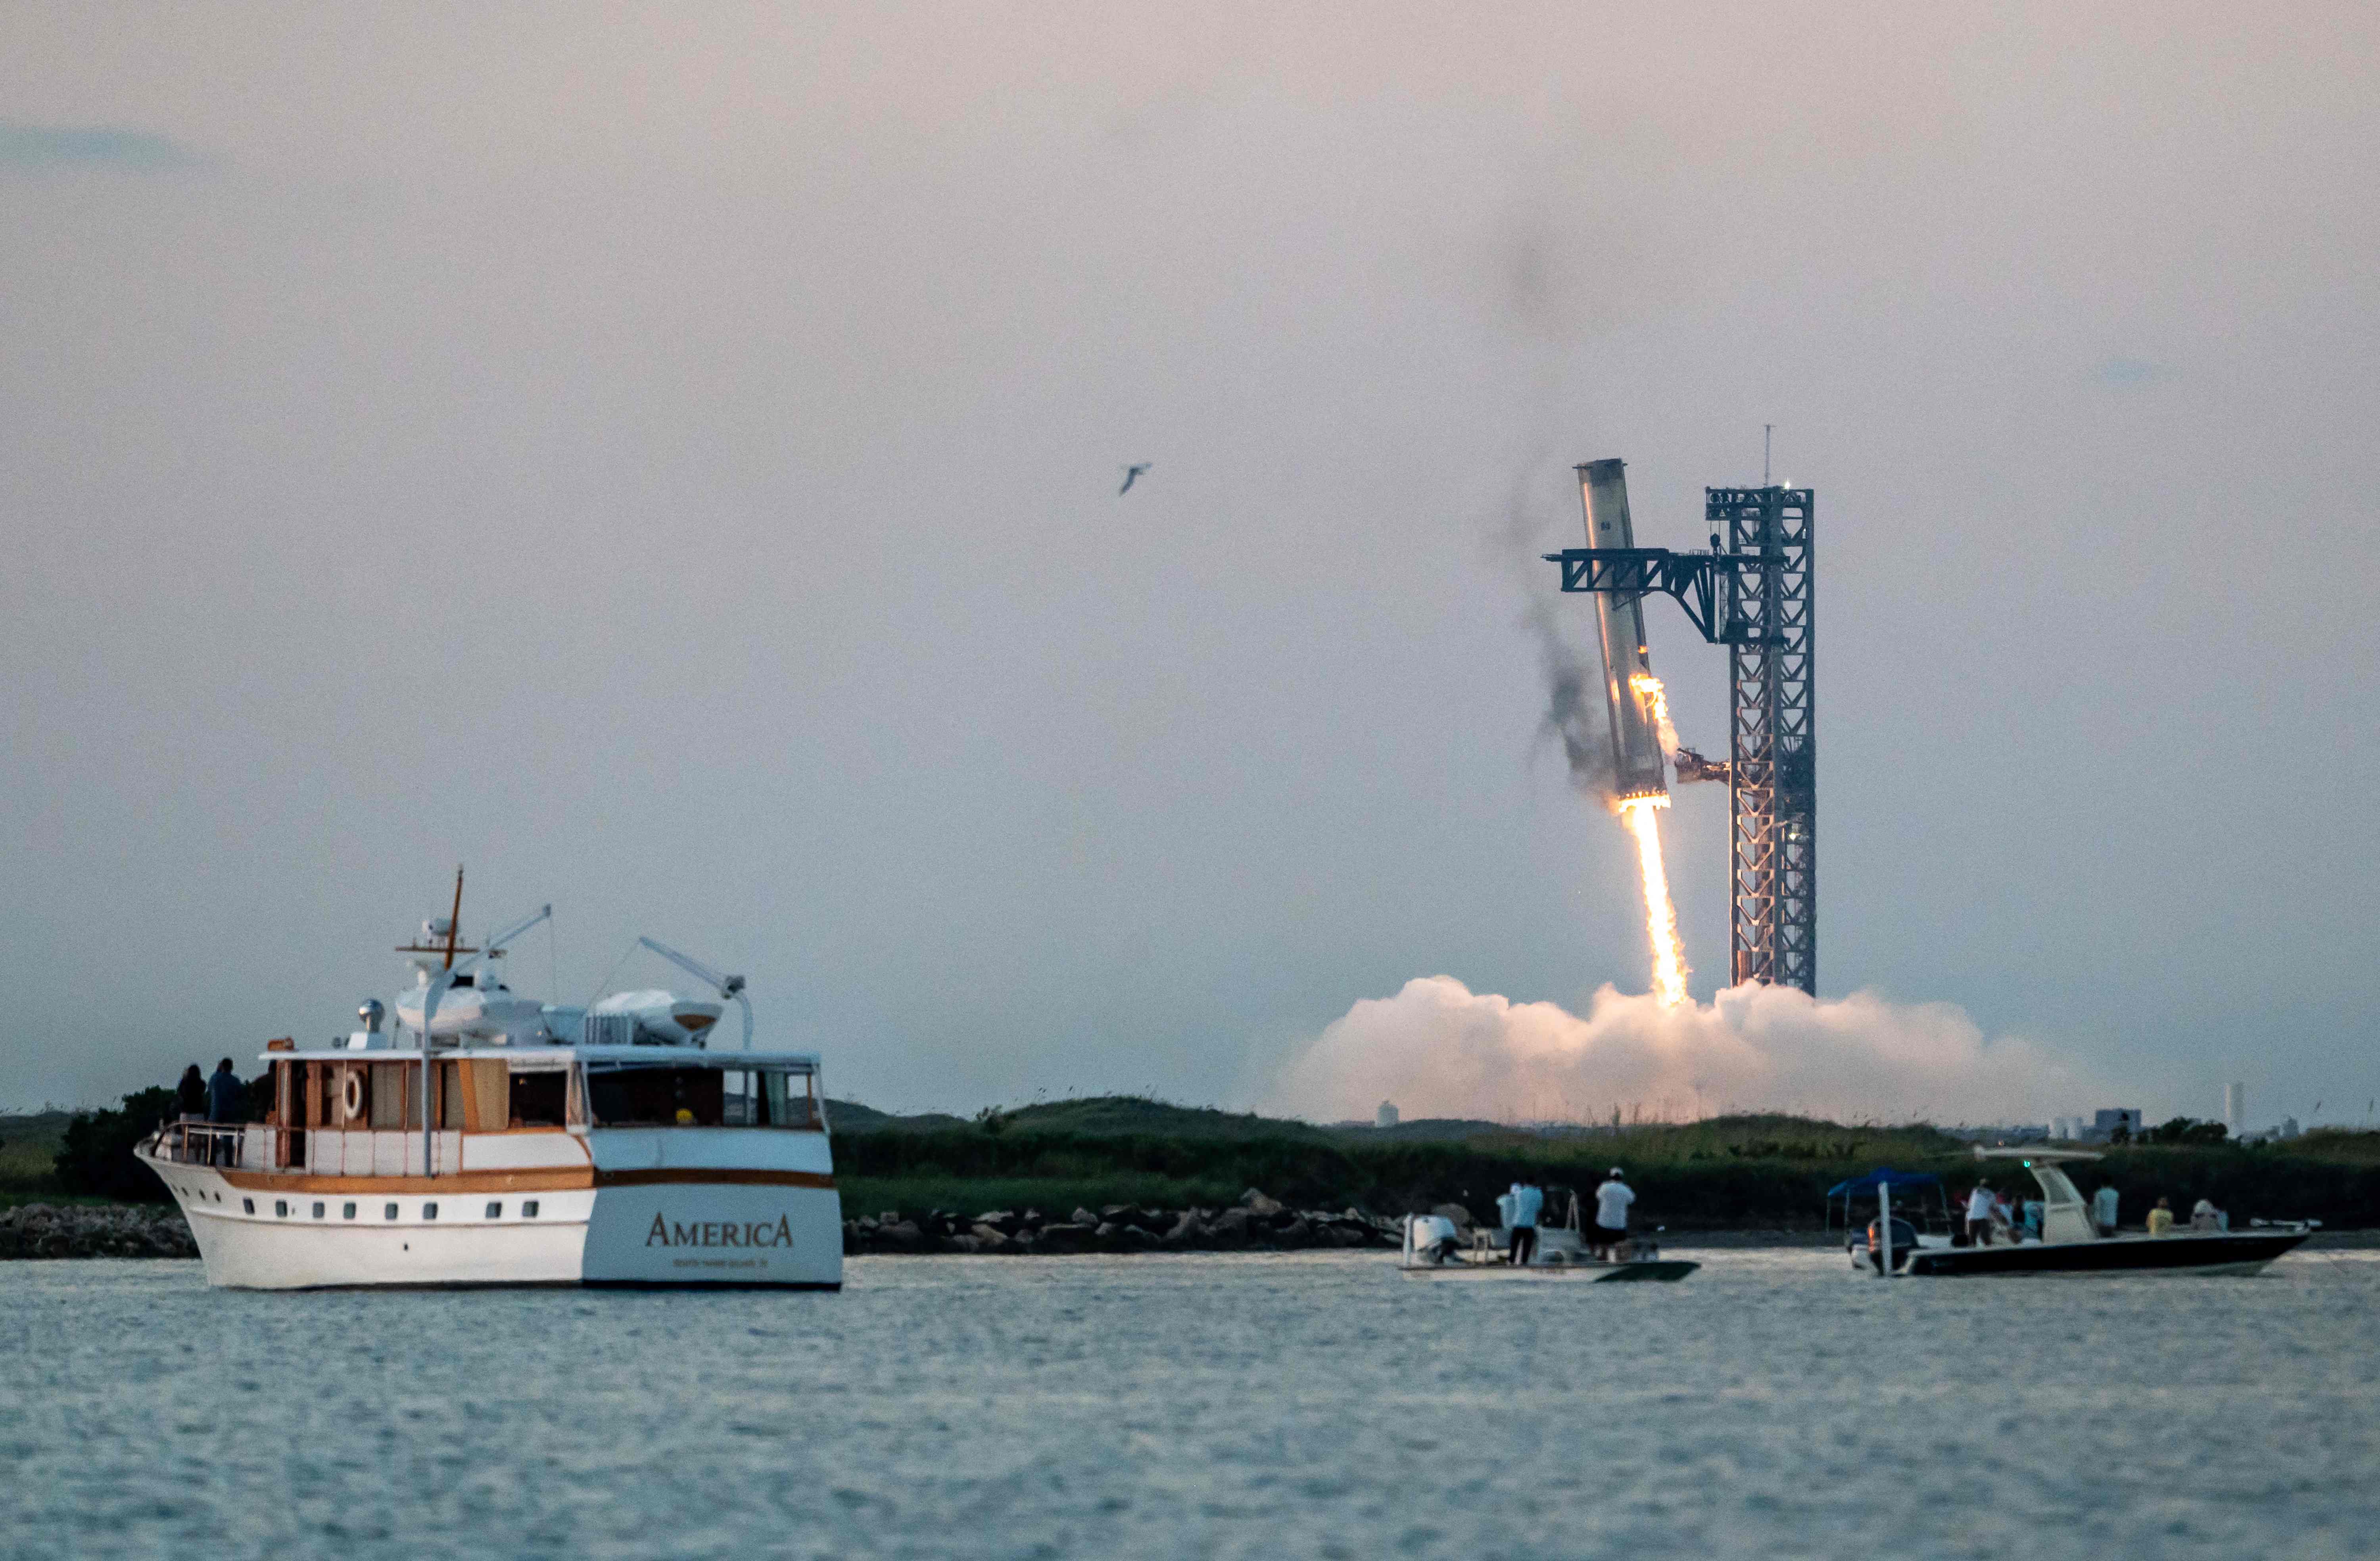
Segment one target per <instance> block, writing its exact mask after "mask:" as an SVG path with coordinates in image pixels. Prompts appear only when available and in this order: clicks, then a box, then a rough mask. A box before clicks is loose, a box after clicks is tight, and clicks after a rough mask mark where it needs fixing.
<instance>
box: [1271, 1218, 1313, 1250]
mask: <svg viewBox="0 0 2380 1561" xmlns="http://www.w3.org/2000/svg"><path fill="white" fill-rule="evenodd" d="M1272 1238H1273V1242H1274V1244H1275V1245H1276V1246H1281V1247H1288V1248H1292V1249H1295V1248H1299V1247H1311V1246H1313V1245H1314V1227H1313V1226H1310V1225H1308V1224H1306V1223H1305V1221H1304V1220H1302V1219H1294V1220H1292V1221H1290V1222H1289V1223H1288V1224H1287V1225H1284V1226H1279V1227H1277V1228H1276V1229H1275V1230H1274V1231H1273V1233H1272Z"/></svg>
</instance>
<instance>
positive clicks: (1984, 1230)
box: [1967, 1181, 1998, 1247]
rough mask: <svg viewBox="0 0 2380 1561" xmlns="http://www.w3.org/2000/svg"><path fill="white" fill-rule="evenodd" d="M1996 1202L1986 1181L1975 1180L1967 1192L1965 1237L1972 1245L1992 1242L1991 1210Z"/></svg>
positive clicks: (1990, 1185) (1980, 1245)
mask: <svg viewBox="0 0 2380 1561" xmlns="http://www.w3.org/2000/svg"><path fill="white" fill-rule="evenodd" d="M1997 1202H1998V1200H1996V1199H1994V1198H1993V1197H1992V1184H1991V1183H1989V1182H1987V1181H1979V1182H1977V1183H1976V1184H1975V1190H1974V1191H1973V1192H1970V1193H1969V1194H1967V1239H1968V1241H1970V1242H1971V1243H1973V1245H1975V1246H1978V1247H1988V1246H1990V1245H1991V1244H1992V1210H1993V1208H1994V1206H1995V1205H1996V1204H1997Z"/></svg>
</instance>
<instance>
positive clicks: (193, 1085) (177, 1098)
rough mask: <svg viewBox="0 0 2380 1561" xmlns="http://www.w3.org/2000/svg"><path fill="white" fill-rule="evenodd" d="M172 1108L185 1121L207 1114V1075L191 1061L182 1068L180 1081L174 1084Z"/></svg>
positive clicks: (203, 1116) (202, 1117)
mask: <svg viewBox="0 0 2380 1561" xmlns="http://www.w3.org/2000/svg"><path fill="white" fill-rule="evenodd" d="M174 1109H175V1110H176V1112H179V1113H180V1114H181V1116H182V1117H183V1119H184V1120H185V1121H188V1120H189V1119H191V1118H194V1117H195V1118H198V1119H200V1120H203V1119H204V1118H205V1116H206V1115H207V1076H206V1075H205V1074H203V1073H200V1071H199V1065H198V1064H197V1063H192V1064H191V1065H190V1066H189V1067H186V1068H184V1069H182V1081H181V1082H180V1083H178V1084H176V1085H175V1086H174Z"/></svg>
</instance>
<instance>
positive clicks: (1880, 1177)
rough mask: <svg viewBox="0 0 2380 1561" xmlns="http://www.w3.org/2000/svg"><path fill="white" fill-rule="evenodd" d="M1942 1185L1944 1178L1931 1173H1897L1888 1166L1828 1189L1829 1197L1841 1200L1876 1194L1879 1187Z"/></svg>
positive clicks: (1896, 1188) (1897, 1188)
mask: <svg viewBox="0 0 2380 1561" xmlns="http://www.w3.org/2000/svg"><path fill="white" fill-rule="evenodd" d="M1941 1185H1942V1178H1941V1177H1937V1176H1936V1175H1935V1174H1934V1173H1933V1172H1931V1171H1896V1170H1894V1169H1893V1168H1892V1167H1891V1166H1889V1165H1886V1166H1882V1167H1880V1168H1878V1169H1876V1170H1873V1171H1870V1172H1869V1173H1868V1174H1867V1175H1865V1176H1864V1177H1852V1179H1851V1180H1849V1181H1840V1182H1837V1183H1836V1184H1835V1185H1834V1186H1832V1187H1830V1188H1828V1189H1827V1196H1828V1197H1829V1198H1840V1197H1842V1196H1844V1195H1845V1194H1847V1193H1852V1192H1874V1191H1875V1190H1876V1189H1877V1188H1879V1187H1889V1188H1891V1189H1894V1190H1895V1191H1899V1190H1900V1189H1902V1188H1904V1187H1939V1186H1941Z"/></svg>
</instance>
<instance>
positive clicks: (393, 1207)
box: [388, 1203, 396, 1219]
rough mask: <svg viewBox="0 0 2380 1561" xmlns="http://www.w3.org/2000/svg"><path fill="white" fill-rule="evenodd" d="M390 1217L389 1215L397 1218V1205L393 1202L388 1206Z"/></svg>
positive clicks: (391, 1217)
mask: <svg viewBox="0 0 2380 1561" xmlns="http://www.w3.org/2000/svg"><path fill="white" fill-rule="evenodd" d="M388 1217H389V1218H390V1219H395V1218H396V1205H395V1204H394V1203H391V1204H390V1205H389V1206H388Z"/></svg>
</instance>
